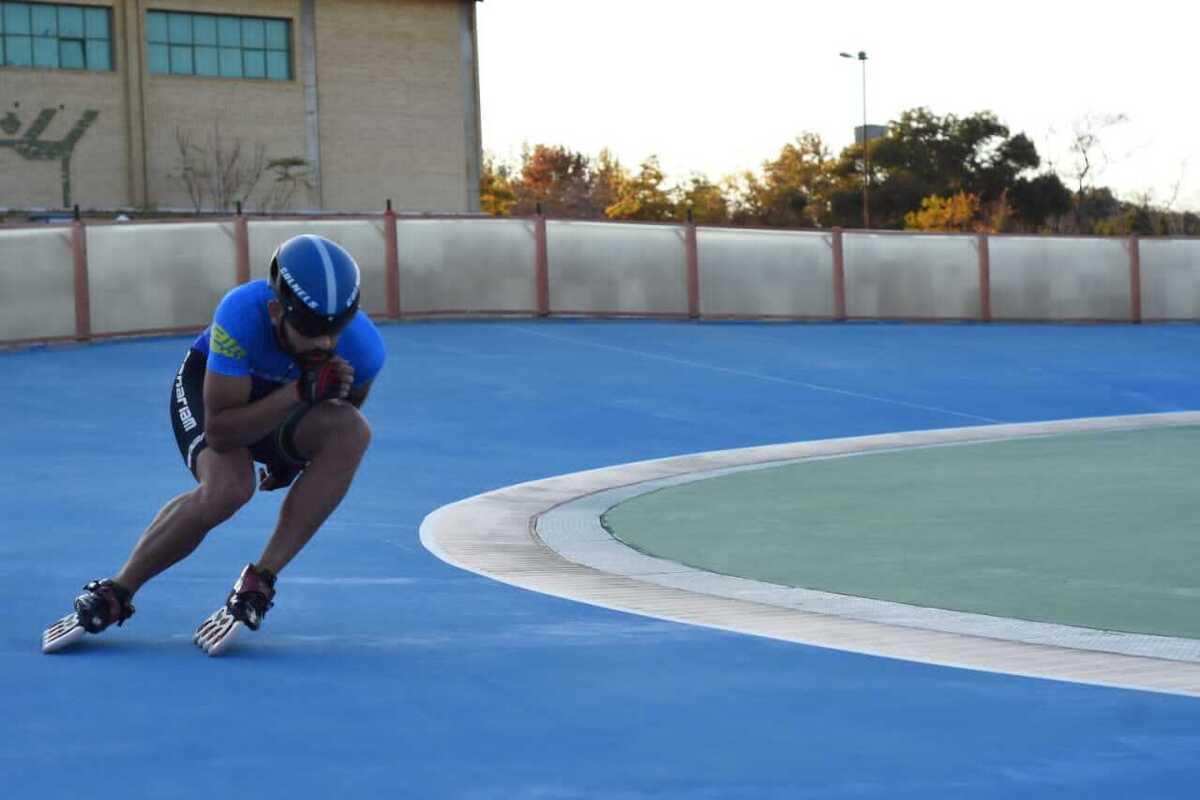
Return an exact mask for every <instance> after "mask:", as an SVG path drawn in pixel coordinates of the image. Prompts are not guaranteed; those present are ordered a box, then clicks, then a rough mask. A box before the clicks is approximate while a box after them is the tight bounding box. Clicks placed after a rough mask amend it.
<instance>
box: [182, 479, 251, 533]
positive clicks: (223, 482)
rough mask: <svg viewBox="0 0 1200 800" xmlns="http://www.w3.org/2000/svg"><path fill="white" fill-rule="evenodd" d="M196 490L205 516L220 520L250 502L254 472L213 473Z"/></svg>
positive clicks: (228, 516)
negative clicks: (236, 473)
mask: <svg viewBox="0 0 1200 800" xmlns="http://www.w3.org/2000/svg"><path fill="white" fill-rule="evenodd" d="M196 491H197V496H198V499H199V501H200V507H201V508H202V509H203V512H204V515H205V517H207V518H208V519H209V520H211V521H214V522H221V521H223V520H226V519H229V518H230V517H232V516H233V515H234V514H235V513H237V510H238V509H239V508H241V507H242V506H244V505H246V503H249V502H250V498H251V497H253V496H254V473H253V472H247V473H246V474H245V475H230V474H218V475H213V476H210V477H208V478H207V479H206V480H205V481H204V482H203V483H201V484H200V486H199V488H198V489H197V490H196Z"/></svg>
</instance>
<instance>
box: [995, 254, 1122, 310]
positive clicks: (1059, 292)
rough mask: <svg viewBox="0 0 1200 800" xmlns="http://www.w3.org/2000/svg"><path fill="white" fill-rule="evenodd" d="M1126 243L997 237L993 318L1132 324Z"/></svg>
mask: <svg viewBox="0 0 1200 800" xmlns="http://www.w3.org/2000/svg"><path fill="white" fill-rule="evenodd" d="M1128 247H1129V242H1128V240H1126V239H1082V238H1073V239H1068V238H1054V239H1051V238H1046V237H1034V236H994V237H992V238H991V239H990V241H989V248H990V252H991V286H992V316H993V318H995V319H1015V320H1020V319H1030V320H1035V319H1036V320H1128V319H1129V249H1128Z"/></svg>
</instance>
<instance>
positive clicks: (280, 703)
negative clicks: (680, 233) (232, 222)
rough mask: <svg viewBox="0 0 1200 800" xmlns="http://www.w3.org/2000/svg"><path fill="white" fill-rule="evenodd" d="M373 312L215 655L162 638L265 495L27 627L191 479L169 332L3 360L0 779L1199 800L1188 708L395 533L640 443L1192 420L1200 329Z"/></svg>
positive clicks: (30, 790)
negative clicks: (113, 592)
mask: <svg viewBox="0 0 1200 800" xmlns="http://www.w3.org/2000/svg"><path fill="white" fill-rule="evenodd" d="M384 335H385V339H386V341H387V344H388V347H389V351H390V362H389V364H388V367H387V368H386V369H385V371H384V373H383V375H382V376H381V378H380V380H379V381H378V383H377V385H376V389H375V391H374V392H373V395H372V398H371V400H370V402H369V403H368V405H367V407H366V410H367V412H368V416H369V417H370V418H371V419H372V422H373V425H374V429H375V438H374V442H373V445H372V449H371V451H370V453H369V454H368V457H367V461H366V462H365V463H364V465H363V468H362V470H361V471H360V473H359V478H358V480H357V483H356V485H355V487H354V488H353V490H352V491H351V493H350V495H349V497H348V498H347V500H346V502H345V503H344V504H343V505H342V507H341V508H340V509H339V510H338V511H337V512H336V514H335V515H334V517H333V518H332V519H331V520H330V522H329V523H328V524H327V525H326V527H325V529H324V530H323V531H322V532H321V533H319V534H318V535H317V537H316V539H315V540H314V541H313V543H312V544H311V545H310V546H309V548H308V549H307V550H305V551H304V552H303V553H302V554H301V555H300V557H299V558H298V559H297V560H296V561H295V562H294V563H293V564H292V566H291V567H289V569H288V570H287V571H286V572H285V573H284V574H283V576H282V577H281V579H280V591H279V597H278V605H277V607H276V608H275V610H274V611H272V612H271V615H270V616H269V617H268V619H267V623H266V625H265V626H264V629H263V631H262V632H260V633H258V634H253V635H247V636H246V637H245V638H244V639H242V640H240V641H239V645H240V646H239V647H238V648H237V649H236V650H235V651H232V652H231V653H230V654H229V655H228V656H227V657H222V658H220V659H209V658H205V657H204V656H203V655H202V654H201V653H200V652H199V651H198V650H196V649H195V648H194V647H193V646H192V644H191V641H190V636H191V632H192V631H193V629H194V628H195V627H196V625H197V624H198V623H199V622H200V620H202V619H203V618H204V616H205V615H206V614H208V613H209V611H211V610H212V609H213V608H215V607H216V605H217V604H218V603H220V602H221V601H222V600H223V599H224V596H225V593H226V592H227V591H228V588H229V586H230V584H231V582H232V581H233V580H234V578H236V576H237V573H238V571H239V570H240V568H241V566H242V565H243V564H245V563H246V562H247V561H249V560H252V559H254V558H256V557H257V555H258V553H259V551H260V549H261V546H262V543H263V541H264V540H265V537H266V535H267V533H268V531H269V529H270V527H271V525H272V523H273V521H274V516H275V512H276V510H277V508H278V504H279V499H280V498H278V497H276V496H274V495H266V496H260V497H258V498H256V499H255V500H254V502H253V503H252V504H251V505H250V506H249V507H247V508H246V509H245V510H244V511H243V512H242V513H241V514H239V515H238V516H237V517H235V518H234V519H233V520H232V521H231V522H229V523H227V524H226V525H225V526H223V527H221V528H218V529H217V530H216V531H214V532H213V533H212V534H210V537H209V539H208V541H206V542H205V544H204V545H203V546H202V548H201V549H200V550H199V551H198V552H197V553H196V554H195V555H194V556H193V557H192V558H191V559H189V560H188V561H186V562H184V563H183V564H181V565H179V566H178V567H176V568H175V569H173V570H172V571H170V572H168V573H166V574H165V575H163V576H161V577H160V578H159V579H157V580H156V581H154V582H152V583H151V584H149V585H148V586H147V587H146V588H145V589H144V590H143V591H142V592H141V593H140V594H139V596H138V602H137V605H138V614H137V616H136V617H135V618H134V619H133V620H131V621H130V622H129V623H128V624H127V625H126V626H125V627H124V628H121V629H112V630H110V631H108V632H106V633H105V634H104V635H103V636H101V637H97V638H94V639H89V640H88V641H87V643H86V645H87V646H82V647H79V648H78V649H76V650H74V651H71V652H68V653H63V654H60V655H57V656H43V655H42V654H41V653H40V651H39V646H38V638H39V634H40V631H41V629H42V627H44V626H45V625H46V624H48V623H49V622H51V621H52V620H54V619H55V618H57V617H58V616H60V615H61V614H63V613H64V612H65V611H66V610H67V608H68V607H69V602H70V600H71V598H72V597H73V596H74V594H75V593H76V591H77V590H78V588H79V587H80V586H81V585H82V584H83V582H84V581H86V580H88V579H90V578H94V577H99V576H102V575H108V574H110V573H111V572H112V571H114V570H115V569H116V568H117V567H118V566H119V565H120V563H121V562H122V561H123V560H124V558H125V556H126V555H127V553H128V551H129V549H130V547H131V546H132V544H133V542H134V541H135V540H136V538H137V536H138V535H139V534H140V532H141V530H142V528H143V527H144V526H145V524H146V523H147V522H148V521H149V519H150V518H151V517H152V516H153V514H154V513H155V512H156V511H157V509H158V508H159V506H160V505H161V504H162V503H163V502H165V501H166V500H167V499H168V498H170V497H172V496H173V495H175V494H177V493H179V492H181V491H184V490H186V489H188V488H190V486H191V485H192V484H191V478H190V476H189V475H188V473H187V471H186V470H185V468H184V467H183V465H182V463H181V461H180V459H179V457H178V454H177V452H176V450H175V445H174V441H173V439H172V437H171V431H170V426H169V424H168V420H167V397H168V390H169V387H170V383H171V380H172V378H173V375H174V370H175V369H176V367H177V366H178V363H179V361H180V359H181V358H182V355H183V352H184V350H185V348H186V347H187V342H188V340H187V338H186V337H185V338H176V339H160V340H152V341H138V342H124V343H111V344H101V345H94V346H88V347H70V348H64V349H35V350H29V351H23V352H17V353H10V354H4V355H0V366H2V367H3V369H4V372H5V374H7V375H9V377H10V380H9V382H8V384H6V391H5V392H4V393H3V394H2V395H0V415H2V418H3V424H2V425H0V467H2V468H0V506H2V508H3V523H2V525H3V532H2V535H0V580H2V581H3V585H4V586H5V587H6V588H7V593H6V594H7V602H8V604H9V608H8V611H7V612H6V613H5V614H4V615H3V617H0V683H2V685H3V687H4V688H3V690H2V692H3V694H2V695H0V698H2V700H0V708H2V709H3V716H4V721H5V725H4V726H3V728H0V787H3V789H4V790H5V791H4V795H5V796H6V797H11V798H17V799H18V800H19V799H22V798H33V797H40V798H77V797H110V796H111V797H130V798H182V799H184V800H190V799H191V798H197V799H200V798H202V799H203V800H212V798H216V797H225V796H232V795H233V794H234V793H237V795H238V796H244V795H245V794H246V793H253V794H258V793H262V796H268V797H287V798H326V797H332V796H335V795H343V796H347V795H348V793H350V792H356V791H362V792H363V793H364V796H366V797H422V798H432V797H464V798H585V797H601V798H648V797H655V798H660V797H680V798H710V797H711V798H715V797H746V798H769V797H787V798H798V797H822V798H826V797H832V798H876V797H879V798H931V797H946V798H992V797H995V798H1013V797H1022V798H1042V797H1044V798H1067V797H1087V798H1130V797H1137V798H1191V797H1195V796H1196V786H1197V785H1200V701H1198V700H1193V699H1186V698H1180V697H1171V696H1164V695H1155V694H1149V693H1140V692H1132V691H1122V690H1114V689H1105V688H1096V687H1085V686H1077V685H1069V684H1061V683H1053V682H1049V681H1041V680H1031V679H1022V678H1015V677H1008V676H1000V675H990V674H982V673H973V672H966V671H961V670H953V669H946V668H938V667H931V666H925V665H919V664H911V663H905V662H898V661H890V660H886V659H879V658H872V657H867V656H859V655H851V654H846V653H840V652H834V651H828V650H820V649H816V648H809V647H803V646H796V645H790V644H784V643H780V642H774V641H769V640H763V639H755V638H752V637H746V636H738V635H733V634H727V633H721V632H715V631H711V630H705V629H699V628H692V627H688V626H683V625H675V624H670V623H665V622H658V621H654V620H647V619H643V618H639V617H633V616H627V615H623V614H618V613H614V612H610V611H605V610H600V609H595V608H591V607H587V606H583V605H579V604H575V603H571V602H568V601H564V600H558V599H554V598H550V597H546V596H542V595H537V594H533V593H529V592H524V591H521V590H518V589H515V588H512V587H508V586H505V585H501V584H498V583H494V582H491V581H489V580H486V579H484V578H481V577H477V576H474V575H470V574H467V573H463V572H460V571H458V570H455V569H453V568H451V567H449V566H447V565H445V564H443V563H441V562H440V561H438V560H436V559H435V558H434V557H433V556H431V555H430V554H428V553H426V552H425V551H424V550H423V549H422V548H421V546H420V544H419V542H418V540H417V526H418V524H419V523H420V521H421V519H422V517H423V516H424V515H425V514H426V513H428V512H429V511H431V510H433V509H434V508H437V507H438V506H440V505H443V504H445V503H448V502H452V501H454V500H457V499H460V498H462V497H466V496H469V495H473V494H477V493H479V492H483V491H486V490H489V489H494V488H497V487H500V486H505V485H508V484H512V483H516V482H519V481H525V480H531V479H535V478H541V477H546V476H550V475H554V474H558V473H563V472H570V471H575V470H580V469H587V468H591V467H600V466H606V465H610V464H614V463H620V462H626V461H634V460H639V459H646V458H654V457H660V456H669V455H676V454H681V453H688V452H695V451H703V450H715V449H722V448H730V447H741V446H748V445H757V444H764V443H771V442H784V441H793V440H801V439H813V438H823V437H834V436H848V435H855V434H867V433H875V432H884V431H894V430H906V429H921V428H937V427H950V426H959V425H970V424H982V423H985V422H987V421H991V420H995V421H1026V420H1041V419H1051V418H1066V417H1080V416H1092V415H1105V414H1125V413H1136V412H1153V411H1169V410H1181V409H1196V408H1200V379H1198V378H1197V374H1196V369H1195V364H1196V359H1195V353H1196V352H1197V351H1200V328H1197V327H1193V326H1163V327H1124V326H1122V327H1117V326H1112V327H1101V326H1094V327H1093V326H1080V327H1066V326H1062V327H1049V326H1009V325H988V326H975V325H882V324H864V325H858V324H854V325H769V324H768V325H759V324H736V323H731V324H688V323H652V322H569V321H558V322H531V321H523V322H503V323H499V322H498V323H449V322H442V323H421V324H416V323H409V324H402V325H393V326H388V327H385V328H384ZM1198 458H1200V457H1198ZM1198 497H1200V495H1198ZM1197 502H1198V506H1200V499H1198V501H1197ZM1181 602H1194V598H1192V599H1189V598H1181Z"/></svg>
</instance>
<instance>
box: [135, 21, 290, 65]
mask: <svg viewBox="0 0 1200 800" xmlns="http://www.w3.org/2000/svg"><path fill="white" fill-rule="evenodd" d="M145 13H146V22H145V31H146V34H145V44H146V54H147V58H146V70H147V72H148V73H149V74H150V75H152V76H154V77H165V78H171V77H185V78H220V79H224V80H253V81H269V82H272V83H294V82H295V81H296V69H295V35H294V34H293V32H292V28H293V25H292V23H293V19H292V18H291V17H262V16H254V15H249V14H216V13H211V12H206V11H175V10H172V9H160V8H148V9H146V12H145ZM248 29H249V30H251V31H252V32H254V31H255V29H257V34H258V36H257V38H253V39H252V40H251V41H250V42H247V34H246V32H247V30H248ZM185 31H186V32H185ZM198 31H199V34H198ZM281 32H282V36H283V45H284V47H283V49H281V48H279V47H272V46H271V45H272V43H273V42H277V41H278V39H279V35H280V33H281ZM235 39H236V41H237V44H234V40H235ZM185 51H186V54H185ZM280 55H282V56H283V58H284V61H283V62H282V65H283V66H286V71H285V72H284V73H283V74H282V75H280V74H279V72H280V70H279V66H281V62H280V61H279V59H278V57H279V56H280ZM272 56H275V58H274V59H272ZM214 70H215V72H214ZM252 73H253V74H252Z"/></svg>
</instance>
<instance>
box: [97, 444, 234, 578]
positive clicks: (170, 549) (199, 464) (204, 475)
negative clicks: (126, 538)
mask: <svg viewBox="0 0 1200 800" xmlns="http://www.w3.org/2000/svg"><path fill="white" fill-rule="evenodd" d="M196 476H197V478H198V479H199V480H200V485H198V486H197V487H196V488H195V489H193V490H192V491H190V492H185V493H183V494H181V495H179V496H178V497H175V498H173V499H172V500H170V501H169V502H168V503H167V504H166V505H165V506H163V507H162V510H160V511H159V512H158V515H157V516H156V517H155V518H154V520H153V521H152V522H151V523H150V525H149V526H148V527H147V528H146V530H145V532H144V533H143V534H142V537H141V539H139V540H138V543H137V545H135V546H134V548H133V552H132V553H131V554H130V556H129V560H128V561H127V562H126V563H125V566H123V567H121V570H120V572H118V573H117V574H116V575H115V576H113V580H115V581H116V582H117V583H119V584H121V586H123V587H125V588H126V589H128V590H129V591H130V593H131V594H133V593H136V592H137V590H138V589H140V588H141V587H142V585H143V584H145V583H146V581H148V580H150V579H151V578H153V577H154V576H155V575H158V574H159V573H160V572H162V571H163V570H165V569H167V568H168V567H170V566H171V565H172V564H175V563H176V562H178V561H180V560H182V559H183V558H185V557H186V556H188V555H189V554H190V553H191V552H192V551H193V550H195V549H196V547H197V546H199V544H200V542H202V541H203V540H204V537H205V536H206V535H207V534H208V532H209V531H211V530H212V529H213V528H215V527H216V526H217V525H220V524H221V523H222V522H224V521H225V520H227V519H229V518H230V517H232V516H233V515H234V513H236V512H237V510H238V509H239V508H241V507H242V506H244V505H245V504H246V503H247V502H249V500H250V498H251V497H252V496H253V495H254V468H253V464H252V463H251V461H250V452H249V451H248V450H247V449H246V448H241V447H240V448H236V449H233V450H228V451H226V452H224V453H218V452H217V451H215V450H213V449H212V448H210V447H209V448H205V449H204V450H201V451H200V455H198V456H197V457H196Z"/></svg>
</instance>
